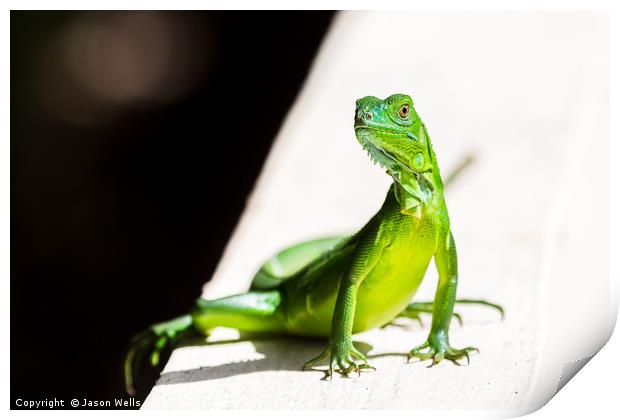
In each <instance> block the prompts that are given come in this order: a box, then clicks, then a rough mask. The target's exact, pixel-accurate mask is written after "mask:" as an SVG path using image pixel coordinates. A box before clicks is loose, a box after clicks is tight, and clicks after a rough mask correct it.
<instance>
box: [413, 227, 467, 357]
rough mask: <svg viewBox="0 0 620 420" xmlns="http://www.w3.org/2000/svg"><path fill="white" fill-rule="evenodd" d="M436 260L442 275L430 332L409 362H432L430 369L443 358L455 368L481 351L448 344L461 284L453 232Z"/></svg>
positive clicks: (440, 247)
mask: <svg viewBox="0 0 620 420" xmlns="http://www.w3.org/2000/svg"><path fill="white" fill-rule="evenodd" d="M434 259H435V265H436V266H437V271H438V273H439V284H438V286H437V292H436V293H435V300H434V303H433V322H432V325H431V331H430V333H429V335H428V339H427V340H426V341H425V342H424V343H422V344H421V345H419V346H417V347H414V348H413V349H412V350H411V351H410V352H409V355H408V359H410V358H412V357H415V358H418V359H420V360H426V359H432V363H431V364H430V366H433V365H436V364H437V363H439V362H440V361H442V360H443V359H444V358H445V359H448V360H451V361H452V362H454V363H455V364H459V363H458V360H459V359H462V358H466V359H467V361H468V362H469V352H471V351H478V349H477V348H475V347H467V348H464V349H455V348H453V347H451V346H450V342H449V340H448V329H449V328H450V321H451V319H452V316H453V310H454V302H455V300H456V286H457V282H458V268H457V257H456V246H455V244H454V238H453V237H452V232H450V231H449V232H448V234H447V237H446V239H445V240H444V241H441V244H440V246H439V247H438V250H437V252H436V253H435V256H434ZM430 366H429V367H430Z"/></svg>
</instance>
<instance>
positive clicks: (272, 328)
mask: <svg viewBox="0 0 620 420" xmlns="http://www.w3.org/2000/svg"><path fill="white" fill-rule="evenodd" d="M281 302H282V295H281V293H280V291H279V290H269V291H250V292H247V293H241V294H238V295H233V296H227V297H224V298H221V299H215V300H206V299H198V300H197V301H196V304H195V305H194V309H193V310H192V319H193V321H194V327H195V328H196V329H197V330H198V331H200V332H202V333H203V334H208V332H209V330H211V329H213V328H215V327H229V328H235V329H238V330H239V331H244V332H285V331H286V328H285V323H284V318H283V315H282V313H281V311H279V308H280V304H281Z"/></svg>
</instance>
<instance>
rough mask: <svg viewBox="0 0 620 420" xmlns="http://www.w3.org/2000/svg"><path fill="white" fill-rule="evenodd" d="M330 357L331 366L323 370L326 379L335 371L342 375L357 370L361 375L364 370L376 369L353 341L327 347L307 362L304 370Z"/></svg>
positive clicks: (347, 374)
mask: <svg viewBox="0 0 620 420" xmlns="http://www.w3.org/2000/svg"><path fill="white" fill-rule="evenodd" d="M328 357H329V366H328V368H327V369H326V370H324V371H323V373H325V376H324V377H323V378H322V379H324V380H325V379H331V378H332V373H333V372H334V371H336V372H338V373H340V374H341V375H342V376H349V373H351V372H357V374H358V376H359V375H360V373H361V371H362V370H376V369H375V368H374V367H372V366H370V364H368V360H367V359H366V356H364V355H363V354H362V352H360V351H359V350H357V349H356V348H355V347H354V346H353V344H352V343H350V344H345V345H334V346H329V347H327V348H326V349H325V350H324V351H323V352H322V353H321V354H319V355H318V356H317V357H315V358H314V359H312V360H310V361H309V362H307V363H306V364H305V365H304V366H303V368H302V370H306V369H308V368H311V367H313V366H316V365H317V364H319V363H320V362H321V361H322V360H324V359H326V358H328ZM356 359H357V360H356Z"/></svg>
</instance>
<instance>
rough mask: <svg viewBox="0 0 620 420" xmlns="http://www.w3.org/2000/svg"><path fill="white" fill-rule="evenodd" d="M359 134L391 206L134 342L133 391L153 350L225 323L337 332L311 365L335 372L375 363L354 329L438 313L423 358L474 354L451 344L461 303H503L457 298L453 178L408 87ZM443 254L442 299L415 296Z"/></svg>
mask: <svg viewBox="0 0 620 420" xmlns="http://www.w3.org/2000/svg"><path fill="white" fill-rule="evenodd" d="M354 127H355V135H356V137H357V139H358V141H359V143H360V144H361V146H362V147H363V148H364V149H365V150H366V151H367V152H368V155H369V156H370V158H371V160H372V161H373V162H375V163H378V164H379V165H380V166H381V167H382V168H383V169H384V170H385V171H386V173H387V174H388V175H390V176H391V177H392V179H393V181H394V182H393V184H392V185H391V187H390V189H389V191H388V193H387V196H386V198H385V201H384V203H383V206H382V207H381V209H380V210H379V211H378V212H377V214H375V215H374V216H373V217H372V218H371V219H370V220H369V221H368V223H367V224H366V225H365V226H364V227H363V228H362V229H361V230H360V231H359V232H357V233H356V234H354V235H352V236H350V237H333V238H324V239H318V240H314V241H308V242H304V243H301V244H298V245H295V246H293V247H290V248H288V249H285V250H283V251H282V252H280V253H279V254H277V255H275V256H274V257H273V258H272V259H270V260H269V261H267V262H266V263H265V264H264V265H263V267H262V268H261V269H260V270H259V272H258V273H257V274H256V276H255V278H254V281H253V283H252V287H251V289H250V291H248V292H247V293H242V294H239V295H234V296H229V297H225V298H222V299H217V300H205V299H198V300H197V302H196V304H195V305H194V308H193V309H192V311H191V314H189V315H185V316H182V317H179V318H176V319H174V320H172V321H168V322H164V323H161V324H156V325H154V326H152V327H151V328H150V329H148V330H146V331H145V332H143V333H141V334H139V335H137V336H136V337H134V339H133V340H132V346H131V349H130V351H129V353H128V356H127V358H126V362H125V377H126V384H127V389H128V391H129V392H132V391H133V370H134V365H136V364H138V362H139V359H141V358H142V355H143V354H144V353H145V352H147V351H148V350H151V349H152V352H151V357H150V360H151V364H153V365H157V364H158V362H159V353H160V351H161V350H162V349H163V348H165V347H166V346H167V345H170V344H174V343H175V342H176V341H177V340H178V339H179V338H181V337H183V336H184V335H185V334H186V333H190V332H196V331H197V332H199V333H202V334H205V335H207V334H208V333H209V331H210V330H211V329H213V328H215V327H218V326H223V327H232V328H237V329H238V330H240V331H245V332H269V333H283V334H292V335H301V336H314V337H327V338H329V341H328V344H327V347H326V349H325V351H323V352H322V353H321V354H320V355H318V356H317V357H316V358H315V359H313V360H310V361H309V362H307V363H306V364H305V365H304V368H307V367H312V366H315V365H317V364H319V363H320V362H321V361H322V360H325V359H327V360H328V363H327V370H326V371H325V374H326V377H331V376H332V372H333V371H334V370H336V371H339V372H340V373H341V374H342V375H348V374H349V373H351V372H352V371H355V372H358V373H359V372H360V370H361V369H374V368H372V367H371V366H370V365H369V364H368V361H367V359H366V356H365V355H364V354H362V353H361V352H360V351H359V350H357V349H356V348H355V347H354V346H353V342H352V338H351V337H352V334H355V333H358V332H362V331H367V330H370V329H372V328H376V327H381V326H384V325H386V324H389V323H391V322H392V321H393V320H394V319H395V318H397V317H399V316H402V317H409V318H413V319H418V320H419V314H420V313H432V325H431V329H430V332H429V335H428V338H427V340H426V341H425V342H424V343H422V344H421V345H419V346H416V347H414V348H413V349H412V350H411V351H410V352H409V354H408V359H409V358H411V357H414V358H418V359H420V360H425V359H430V360H432V362H431V366H432V365H435V364H437V363H439V362H440V361H441V360H443V359H448V360H451V361H453V362H454V363H456V364H458V361H459V360H461V359H467V361H468V362H469V353H470V352H472V351H477V349H475V348H474V347H466V348H463V349H456V348H453V347H452V346H451V345H450V342H449V339H448V329H449V326H450V321H451V319H452V317H453V316H456V317H457V319H458V320H459V321H460V319H461V318H460V316H459V315H458V314H454V313H453V308H454V304H455V303H474V304H483V305H488V306H491V307H494V308H496V309H498V310H500V312H501V313H502V315H503V310H502V308H501V307H500V306H499V305H496V304H492V303H489V302H486V301H483V300H461V301H459V300H456V288H457V277H458V270H457V257H456V246H455V243H454V238H453V236H452V232H451V229H450V219H449V217H448V209H447V207H446V202H445V199H444V185H443V182H442V179H441V176H440V174H439V166H438V165H437V159H436V157H435V153H434V151H433V147H432V145H431V141H430V138H429V136H428V133H427V131H426V127H425V126H424V123H423V122H422V120H421V119H420V117H419V116H418V115H417V113H416V111H415V109H414V108H413V102H412V100H411V98H410V97H409V96H407V95H402V94H396V95H392V96H390V97H388V98H386V99H385V100H381V99H379V98H376V97H372V96H367V97H365V98H362V99H359V100H358V101H357V102H356V110H355V124H354ZM433 258H434V260H435V264H436V266H437V270H438V273H439V284H438V286H437V291H436V294H435V298H434V301H433V302H416V303H411V300H412V298H413V296H414V295H415V292H416V291H417V289H418V287H419V286H420V284H421V282H422V279H423V278H424V274H425V273H426V269H427V268H428V265H429V263H430V261H431V259H433Z"/></svg>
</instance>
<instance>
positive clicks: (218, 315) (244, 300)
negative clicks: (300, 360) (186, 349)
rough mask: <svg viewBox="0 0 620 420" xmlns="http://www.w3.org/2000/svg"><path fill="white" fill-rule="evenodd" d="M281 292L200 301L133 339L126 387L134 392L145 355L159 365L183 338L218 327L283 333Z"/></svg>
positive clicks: (246, 294) (126, 366)
mask: <svg viewBox="0 0 620 420" xmlns="http://www.w3.org/2000/svg"><path fill="white" fill-rule="evenodd" d="M281 301H282V298H281V295H280V291H278V290H270V291H265V292H248V293H242V294H239V295H234V296H227V297H224V298H221V299H214V300H206V299H198V300H197V301H196V304H195V305H194V308H193V310H192V312H191V314H188V315H183V316H181V317H178V318H175V319H172V320H170V321H165V322H161V323H159V324H154V325H152V326H150V327H149V328H147V329H146V330H144V331H142V332H141V333H139V334H137V335H136V336H134V337H133V338H132V340H131V345H130V348H129V351H128V352H127V355H126V357H125V365H124V369H125V387H126V389H127V392H128V393H129V394H130V395H133V394H134V393H135V389H134V377H135V376H137V373H138V370H139V368H140V365H141V363H142V360H143V359H144V357H145V356H147V355H148V361H149V363H150V364H151V365H152V366H157V365H158V364H159V361H160V360H159V359H160V355H161V353H162V352H163V351H164V349H166V348H169V347H173V346H174V345H175V344H176V343H177V342H178V341H179V340H180V339H181V338H182V337H185V336H187V335H189V334H197V332H200V333H202V334H205V335H207V334H208V333H209V331H210V330H211V329H213V328H215V327H231V328H236V329H238V330H240V331H245V332H274V333H275V332H284V331H285V326H284V321H283V318H282V316H281V313H280V311H279V310H278V309H279V307H280V303H281Z"/></svg>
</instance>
